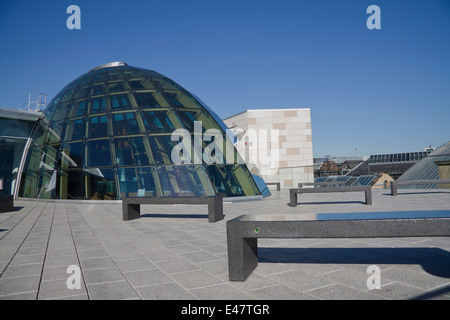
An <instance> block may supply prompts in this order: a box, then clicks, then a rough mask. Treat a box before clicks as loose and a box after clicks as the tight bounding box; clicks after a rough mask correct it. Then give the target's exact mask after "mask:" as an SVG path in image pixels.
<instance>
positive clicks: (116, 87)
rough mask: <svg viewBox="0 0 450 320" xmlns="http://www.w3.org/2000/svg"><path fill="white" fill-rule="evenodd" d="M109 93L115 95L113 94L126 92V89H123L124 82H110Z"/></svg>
mask: <svg viewBox="0 0 450 320" xmlns="http://www.w3.org/2000/svg"><path fill="white" fill-rule="evenodd" d="M108 87H109V92H110V93H113V92H121V91H124V90H125V88H124V87H123V82H122V81H119V82H110V83H109V85H108Z"/></svg>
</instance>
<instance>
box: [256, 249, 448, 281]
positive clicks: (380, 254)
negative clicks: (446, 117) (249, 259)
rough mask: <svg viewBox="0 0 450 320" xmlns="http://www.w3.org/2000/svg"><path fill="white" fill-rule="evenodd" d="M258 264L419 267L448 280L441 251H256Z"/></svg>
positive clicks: (443, 254)
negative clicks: (408, 265) (409, 265)
mask: <svg viewBox="0 0 450 320" xmlns="http://www.w3.org/2000/svg"><path fill="white" fill-rule="evenodd" d="M258 261H259V262H260V263H300V264H301V263H324V264H367V265H377V264H387V265H389V264H392V265H407V264H411V265H414V264H416V265H421V266H422V268H423V270H424V271H426V272H427V273H429V274H431V275H434V276H438V277H443V278H450V252H448V251H446V250H443V249H440V248H418V247H407V248H404V247H401V248H327V247H324V248H317V247H314V248H280V247H258Z"/></svg>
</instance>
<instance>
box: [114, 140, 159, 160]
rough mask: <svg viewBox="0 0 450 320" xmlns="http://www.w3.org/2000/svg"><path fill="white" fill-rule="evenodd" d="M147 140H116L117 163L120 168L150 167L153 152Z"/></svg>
mask: <svg viewBox="0 0 450 320" xmlns="http://www.w3.org/2000/svg"><path fill="white" fill-rule="evenodd" d="M146 140H147V139H145V138H143V137H134V138H116V139H114V146H115V150H116V163H117V165H118V166H128V165H137V166H148V165H149V164H150V163H151V162H153V161H151V160H150V159H151V158H152V157H151V151H150V146H149V144H148V142H147V141H146Z"/></svg>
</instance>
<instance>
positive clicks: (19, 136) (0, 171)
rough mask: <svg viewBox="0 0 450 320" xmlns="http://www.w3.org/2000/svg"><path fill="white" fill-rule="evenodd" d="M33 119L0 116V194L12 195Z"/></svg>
mask: <svg viewBox="0 0 450 320" xmlns="http://www.w3.org/2000/svg"><path fill="white" fill-rule="evenodd" d="M33 125H34V122H33V121H24V120H17V119H5V118H0V155H1V156H0V179H2V180H3V183H2V189H1V190H0V194H4V195H14V193H15V188H16V184H17V178H18V172H19V167H20V163H21V161H22V156H23V152H24V149H25V146H26V143H27V139H28V137H29V136H30V133H31V130H32V128H33Z"/></svg>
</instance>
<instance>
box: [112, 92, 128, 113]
mask: <svg viewBox="0 0 450 320" xmlns="http://www.w3.org/2000/svg"><path fill="white" fill-rule="evenodd" d="M110 102H111V110H112V111H120V110H128V109H131V103H130V100H129V99H128V95H127V94H117V95H114V96H111V97H110Z"/></svg>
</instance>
